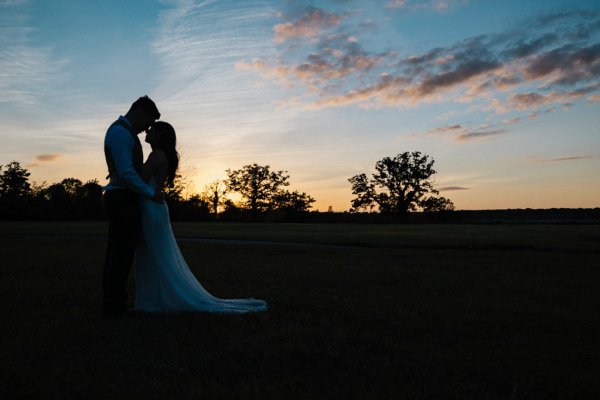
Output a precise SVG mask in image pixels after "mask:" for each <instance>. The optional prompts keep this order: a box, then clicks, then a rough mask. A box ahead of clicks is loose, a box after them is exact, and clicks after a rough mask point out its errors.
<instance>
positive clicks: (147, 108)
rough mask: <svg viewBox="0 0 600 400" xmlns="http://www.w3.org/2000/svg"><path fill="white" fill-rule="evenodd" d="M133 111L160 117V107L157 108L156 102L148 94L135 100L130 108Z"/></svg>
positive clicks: (155, 117)
mask: <svg viewBox="0 0 600 400" xmlns="http://www.w3.org/2000/svg"><path fill="white" fill-rule="evenodd" d="M132 111H142V112H144V113H145V114H147V115H149V116H151V117H154V119H155V120H157V119H160V113H159V112H158V108H156V104H154V102H153V101H152V100H151V99H150V97H148V96H142V97H140V98H139V99H137V100H136V101H134V102H133V104H132V105H131V108H130V109H129V112H132Z"/></svg>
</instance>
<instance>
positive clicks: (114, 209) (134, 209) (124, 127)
mask: <svg viewBox="0 0 600 400" xmlns="http://www.w3.org/2000/svg"><path fill="white" fill-rule="evenodd" d="M159 118H160V113H159V112H158V109H157V108H156V104H154V102H153V101H152V100H151V99H150V98H149V97H148V96H144V97H140V98H139V99H137V100H136V101H135V102H134V103H133V104H132V105H131V108H130V109H129V111H128V112H127V114H125V116H120V117H119V119H118V120H116V121H115V122H113V123H112V125H110V127H109V128H108V131H107V132H106V136H105V137H104V155H105V157H106V164H107V166H108V174H109V175H108V177H109V178H110V181H109V182H108V185H106V186H105V187H104V190H105V192H104V205H105V207H106V212H107V214H108V248H107V249H106V258H105V260H104V274H103V279H102V289H103V302H102V309H103V311H104V312H105V313H107V314H110V315H118V314H125V313H127V311H128V308H127V290H126V285H127V278H128V277H129V271H130V270H131V265H132V263H133V257H134V254H135V247H136V243H137V240H138V237H139V234H140V230H141V226H140V210H139V202H138V196H140V195H141V196H147V197H150V198H152V199H153V200H155V201H158V202H162V201H163V199H164V195H163V193H162V192H161V191H160V190H159V189H156V190H154V189H153V188H152V187H151V186H150V185H148V184H146V183H145V182H144V181H143V180H142V178H141V176H140V175H141V170H142V164H143V157H144V156H143V153H142V145H141V143H140V140H139V138H138V137H137V135H138V134H140V133H141V132H143V131H145V130H146V129H148V128H149V127H150V125H151V124H152V123H153V122H154V121H156V120H157V119H159Z"/></svg>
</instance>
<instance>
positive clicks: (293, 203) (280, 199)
mask: <svg viewBox="0 0 600 400" xmlns="http://www.w3.org/2000/svg"><path fill="white" fill-rule="evenodd" d="M315 201H316V200H315V199H313V198H312V197H310V196H309V195H308V194H306V193H304V192H302V193H301V192H298V191H296V190H295V191H293V192H289V191H287V190H286V191H281V192H280V193H278V194H276V195H275V196H274V197H273V202H274V205H275V208H276V209H278V210H281V211H286V212H292V213H302V212H306V211H308V209H309V208H311V207H312V206H311V204H312V203H314V202H315Z"/></svg>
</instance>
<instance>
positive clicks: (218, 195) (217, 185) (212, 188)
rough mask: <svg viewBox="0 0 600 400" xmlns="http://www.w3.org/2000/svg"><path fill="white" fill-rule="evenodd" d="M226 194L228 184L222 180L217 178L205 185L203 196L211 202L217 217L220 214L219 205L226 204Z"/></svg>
mask: <svg viewBox="0 0 600 400" xmlns="http://www.w3.org/2000/svg"><path fill="white" fill-rule="evenodd" d="M225 194H227V186H225V183H224V182H223V181H221V180H216V181H213V182H211V183H209V184H208V185H206V186H205V187H204V191H203V192H202V197H203V198H204V199H206V201H207V202H208V203H209V204H210V211H211V212H212V213H213V214H214V216H215V218H218V216H219V207H221V206H222V205H223V204H224V201H225V198H224V197H225Z"/></svg>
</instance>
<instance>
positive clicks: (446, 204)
mask: <svg viewBox="0 0 600 400" xmlns="http://www.w3.org/2000/svg"><path fill="white" fill-rule="evenodd" d="M421 207H423V211H425V212H442V211H454V203H452V201H451V200H450V199H447V198H445V197H442V196H440V197H428V198H426V199H425V200H423V202H422V204H421Z"/></svg>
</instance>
